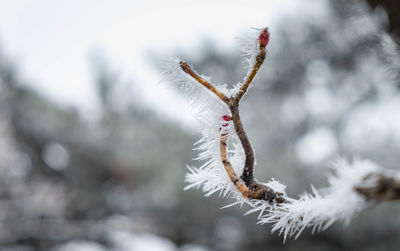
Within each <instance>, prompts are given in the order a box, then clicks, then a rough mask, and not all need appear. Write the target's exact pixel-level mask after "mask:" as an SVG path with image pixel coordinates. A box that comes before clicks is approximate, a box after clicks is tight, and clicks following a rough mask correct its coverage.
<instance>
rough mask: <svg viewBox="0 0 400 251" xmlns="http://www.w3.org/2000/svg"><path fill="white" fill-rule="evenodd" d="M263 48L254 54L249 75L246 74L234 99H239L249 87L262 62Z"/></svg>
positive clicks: (264, 53)
mask: <svg viewBox="0 0 400 251" xmlns="http://www.w3.org/2000/svg"><path fill="white" fill-rule="evenodd" d="M265 55H266V52H265V49H261V50H260V51H259V52H258V54H257V56H256V62H255V63H254V65H253V68H252V69H251V71H250V73H249V75H248V76H247V78H246V80H245V81H244V83H243V85H242V87H240V90H239V91H238V93H237V94H236V96H235V99H237V100H238V101H240V99H241V98H242V97H243V95H244V94H245V93H246V92H247V89H248V88H249V86H250V84H251V82H253V79H254V77H255V76H256V74H257V72H258V70H259V69H260V67H261V65H262V64H263V63H264V60H265Z"/></svg>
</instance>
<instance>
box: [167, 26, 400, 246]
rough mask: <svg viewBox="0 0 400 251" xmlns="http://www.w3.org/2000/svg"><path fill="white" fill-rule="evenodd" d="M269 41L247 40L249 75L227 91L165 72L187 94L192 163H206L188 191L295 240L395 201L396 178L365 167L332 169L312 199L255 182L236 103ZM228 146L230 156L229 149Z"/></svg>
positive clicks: (399, 185) (180, 65) (186, 73)
mask: <svg viewBox="0 0 400 251" xmlns="http://www.w3.org/2000/svg"><path fill="white" fill-rule="evenodd" d="M269 38H270V33H269V30H268V29H267V28H265V29H261V30H257V32H256V33H255V37H253V38H252V39H249V40H248V42H247V44H246V45H245V53H246V55H247V56H248V57H247V61H248V62H249V63H250V69H249V72H248V73H247V75H246V77H245V78H244V81H243V83H238V84H237V85H236V86H235V87H233V88H231V89H228V88H227V87H226V85H216V84H212V83H210V82H211V81H210V79H209V78H207V77H205V76H200V75H198V74H197V73H195V72H194V71H193V70H192V69H191V68H190V67H189V65H188V64H187V63H186V62H183V61H180V60H178V59H175V60H172V61H171V62H170V63H169V64H168V65H167V66H166V67H165V74H166V76H167V78H168V79H167V80H168V81H170V82H173V83H176V84H177V85H179V86H180V87H182V89H183V91H184V93H185V94H186V97H187V98H188V101H189V102H190V103H191V105H192V107H193V109H194V113H195V114H196V115H197V118H198V119H199V120H198V121H199V129H200V131H201V133H202V135H203V137H202V138H201V139H200V140H199V141H198V142H197V143H196V145H197V148H196V149H197V150H200V151H201V152H200V154H199V155H198V157H197V158H196V159H197V160H200V161H205V163H204V164H203V165H202V166H200V167H198V168H196V167H190V166H188V170H189V172H188V174H187V175H186V181H187V182H188V185H187V187H186V189H189V188H192V187H197V188H202V190H203V191H204V192H205V195H206V196H209V195H211V194H214V193H219V194H220V195H222V196H229V197H232V198H234V199H235V200H236V202H235V203H233V204H232V205H235V204H248V205H249V206H251V207H252V209H251V210H250V211H249V212H248V213H253V212H258V213H259V214H258V222H259V223H260V224H265V223H272V224H273V229H272V231H279V232H280V233H281V234H283V235H284V238H286V237H287V236H293V235H295V236H296V238H297V237H298V236H299V235H300V233H301V232H302V231H303V230H304V229H305V228H307V227H310V228H312V230H313V231H320V230H324V229H326V228H328V227H329V226H330V225H332V224H333V223H334V222H336V221H343V222H345V223H347V222H349V221H350V219H351V218H352V217H353V216H355V215H356V214H357V213H359V212H360V211H362V210H364V209H366V208H368V207H370V206H372V205H375V204H377V203H380V202H383V201H390V200H397V199H400V175H399V174H397V173H395V172H388V171H384V170H383V169H382V168H381V167H379V166H378V165H376V164H374V163H372V162H370V161H366V160H354V161H353V162H352V163H350V162H347V161H344V160H340V161H337V162H336V163H335V165H333V170H334V175H332V176H331V177H329V179H328V181H329V187H328V188H326V189H323V190H317V189H315V188H314V187H312V193H304V194H303V195H302V196H300V198H299V199H293V198H290V197H288V196H287V194H286V192H285V189H286V186H285V185H283V184H282V183H280V182H278V181H276V180H274V179H272V180H271V181H269V182H267V183H262V182H259V181H257V180H256V179H255V178H254V163H255V158H254V152H253V148H252V146H251V143H250V141H249V139H248V137H247V134H246V132H245V130H244V128H243V125H242V122H241V119H240V115H239V102H240V100H241V98H242V97H243V96H244V94H245V93H246V92H247V90H248V88H249V87H250V84H251V83H252V81H253V80H254V78H255V76H256V74H257V72H258V70H259V69H260V67H261V65H262V64H263V62H264V60H265V57H266V46H267V44H268V42H269ZM229 140H231V142H233V144H232V145H233V147H232V149H228V141H229ZM238 174H241V175H240V177H239V175H238ZM232 205H229V206H232Z"/></svg>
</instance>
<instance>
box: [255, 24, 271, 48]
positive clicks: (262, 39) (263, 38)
mask: <svg viewBox="0 0 400 251" xmlns="http://www.w3.org/2000/svg"><path fill="white" fill-rule="evenodd" d="M269 37H270V33H269V30H268V28H265V29H264V30H263V31H262V32H261V34H260V36H259V37H258V42H259V43H260V49H263V48H265V47H266V46H267V44H268V42H269Z"/></svg>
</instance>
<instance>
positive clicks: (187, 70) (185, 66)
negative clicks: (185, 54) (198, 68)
mask: <svg viewBox="0 0 400 251" xmlns="http://www.w3.org/2000/svg"><path fill="white" fill-rule="evenodd" d="M179 65H180V66H181V68H182V70H183V71H184V72H185V73H187V74H188V75H190V76H191V77H192V78H194V79H195V80H196V81H197V82H199V83H200V84H202V85H203V86H204V87H205V88H207V89H209V90H210V91H212V92H213V93H214V94H215V95H217V96H218V97H219V98H220V99H221V100H222V101H224V102H225V101H226V100H227V99H228V98H227V97H226V96H225V95H224V94H223V93H222V92H220V91H218V90H217V88H215V87H214V86H213V85H212V84H210V83H208V82H207V81H206V80H205V79H204V78H202V77H200V76H199V75H197V73H195V72H194V71H193V70H192V69H191V68H190V66H189V65H188V64H187V63H186V62H183V61H181V62H179Z"/></svg>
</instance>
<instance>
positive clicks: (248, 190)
mask: <svg viewBox="0 0 400 251" xmlns="http://www.w3.org/2000/svg"><path fill="white" fill-rule="evenodd" d="M224 126H228V124H224V125H223V127H224ZM222 129H223V128H222ZM227 139H228V133H222V134H221V139H220V155H221V161H222V164H223V165H224V168H225V171H226V173H227V174H228V176H229V178H230V180H231V181H232V183H233V184H234V185H235V187H236V188H237V190H238V191H239V192H240V193H241V194H242V195H243V197H245V198H248V199H256V200H265V201H268V202H270V203H272V202H277V203H283V202H286V200H285V199H284V197H283V194H280V193H276V192H275V191H274V190H272V189H271V188H270V187H268V186H266V185H264V184H261V183H258V182H256V181H255V180H254V179H253V181H252V182H251V183H250V184H246V185H245V184H243V182H242V180H241V179H239V178H238V176H237V175H236V173H235V170H233V168H232V165H231V163H230V162H229V159H228V155H227Z"/></svg>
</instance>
